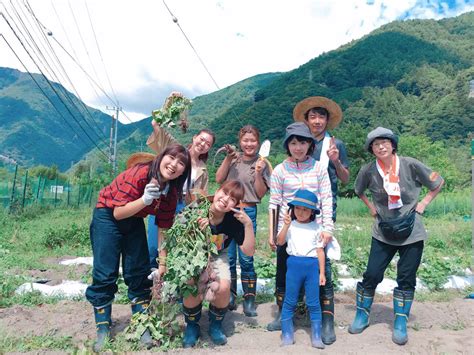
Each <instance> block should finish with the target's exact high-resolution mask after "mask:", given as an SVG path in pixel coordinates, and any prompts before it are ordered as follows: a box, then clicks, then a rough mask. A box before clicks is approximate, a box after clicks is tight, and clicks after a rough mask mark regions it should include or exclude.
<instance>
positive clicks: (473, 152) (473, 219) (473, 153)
mask: <svg viewBox="0 0 474 355" xmlns="http://www.w3.org/2000/svg"><path fill="white" fill-rule="evenodd" d="M471 164H472V165H471V173H472V174H471V175H472V185H471V193H472V197H471V201H474V139H472V140H471ZM471 227H472V228H471V233H472V235H471V244H472V248H473V249H472V250H474V208H471ZM471 257H472V260H471V267H474V253H471Z"/></svg>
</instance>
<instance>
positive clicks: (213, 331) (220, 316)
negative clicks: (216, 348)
mask: <svg viewBox="0 0 474 355" xmlns="http://www.w3.org/2000/svg"><path fill="white" fill-rule="evenodd" d="M226 312H227V307H226V308H217V307H216V306H214V305H212V304H211V305H209V336H210V337H211V340H212V342H213V343H214V344H216V345H224V344H226V343H227V337H226V336H225V334H224V331H223V330H222V321H223V320H224V316H225V313H226Z"/></svg>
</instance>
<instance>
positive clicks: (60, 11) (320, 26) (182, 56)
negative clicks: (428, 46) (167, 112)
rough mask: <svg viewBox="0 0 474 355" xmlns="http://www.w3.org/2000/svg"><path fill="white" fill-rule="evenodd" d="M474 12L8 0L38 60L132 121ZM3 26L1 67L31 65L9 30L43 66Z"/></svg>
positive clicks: (194, 0) (214, 1)
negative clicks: (366, 41)
mask: <svg viewBox="0 0 474 355" xmlns="http://www.w3.org/2000/svg"><path fill="white" fill-rule="evenodd" d="M28 7H29V9H30V10H31V11H28ZM468 11H474V0H447V1H435V0H390V1H386V0H320V1H316V0H313V1H311V0H291V1H290V0H134V1H131V0H128V1H125V0H93V1H92V0H17V1H15V0H10V1H5V0H0V12H1V13H2V14H3V16H5V17H6V19H7V20H8V22H9V23H10V25H11V26H12V27H13V29H14V30H15V32H16V33H17V35H18V36H20V38H22V33H24V35H26V36H31V37H29V38H30V39H29V40H25V39H24V38H23V43H24V44H25V46H26V47H27V48H29V47H28V44H27V43H31V45H32V46H33V45H34V44H33V40H34V43H36V44H37V45H38V48H39V49H40V50H41V53H43V55H44V56H45V58H46V59H44V60H41V58H39V59H38V58H37V59H36V60H35V61H36V62H37V63H38V65H39V66H40V68H42V70H43V72H44V73H45V74H46V76H48V77H49V78H50V79H51V80H53V81H60V82H61V83H62V84H63V85H64V86H65V87H66V88H68V89H69V90H70V91H71V92H73V93H75V94H76V96H79V97H80V98H81V99H82V100H83V101H84V102H85V103H86V104H88V105H89V106H92V107H95V108H98V109H100V110H102V111H104V112H107V113H108V114H111V113H112V111H111V110H109V108H112V107H114V106H115V107H117V106H119V107H120V108H121V109H122V110H123V113H120V114H119V120H120V121H121V122H122V123H130V122H131V121H136V120H139V119H142V118H144V117H148V116H150V114H151V111H152V110H153V109H157V108H160V107H161V105H162V104H163V101H164V99H165V98H166V97H167V96H168V94H169V93H170V92H171V91H180V92H182V93H184V94H185V95H186V96H187V97H190V98H194V97H196V96H200V95H204V94H208V93H211V92H213V91H216V90H218V89H219V88H220V89H222V88H224V87H227V86H230V85H232V84H235V83H237V82H239V81H241V80H244V79H246V78H249V77H252V76H254V75H257V74H262V73H268V72H285V71H290V70H292V69H295V68H297V67H299V66H300V65H302V64H304V63H306V62H308V61H309V60H311V59H313V58H315V57H317V56H318V55H320V54H321V53H323V52H328V51H331V50H333V49H336V48H338V47H340V46H341V45H343V44H346V43H348V42H350V41H351V40H354V39H359V38H361V37H362V36H364V35H366V34H368V33H370V32H371V31H373V30H374V29H376V28H378V27H380V26H382V25H384V24H386V23H389V22H392V21H395V20H408V19H441V18H446V17H453V16H457V15H460V14H462V13H465V12H468ZM170 12H171V13H170ZM33 14H34V15H35V16H36V18H37V20H38V21H39V22H40V23H41V24H42V25H43V26H44V27H39V26H38V25H37V22H36V20H35V18H34V17H33ZM173 16H174V19H175V21H173ZM23 26H24V27H25V28H26V29H28V32H26V30H24V29H23ZM40 28H41V31H40ZM48 32H49V33H50V35H49V36H48V35H44V34H47V33H48ZM0 33H1V34H2V35H3V38H0V67H10V68H16V69H19V70H21V71H25V68H24V67H23V65H22V64H21V63H20V61H19V59H18V58H17V57H16V56H15V54H14V52H13V51H12V50H11V49H10V48H9V47H8V45H7V43H6V42H5V40H4V39H6V40H7V41H8V43H9V44H10V45H11V46H12V47H13V49H14V51H15V53H16V54H17V55H18V56H19V57H20V59H21V61H22V62H23V63H24V65H25V66H26V68H27V70H28V71H30V72H35V73H38V72H39V70H38V68H37V67H36V66H35V64H34V62H33V61H32V60H30V59H29V57H28V54H27V52H26V51H25V50H24V49H23V48H22V46H21V45H20V43H19V41H18V39H17V37H16V36H15V34H14V32H13V31H12V30H11V28H10V27H9V26H8V24H7V21H6V20H5V18H4V17H2V16H0ZM49 46H51V47H49ZM29 52H30V53H31V55H32V56H33V57H34V58H35V54H34V53H35V52H38V51H33V50H32V49H31V48H29ZM55 55H56V56H57V58H58V60H55ZM71 58H74V59H71ZM42 63H44V64H42ZM46 63H49V65H50V69H49V68H47V67H46ZM62 68H64V71H62ZM61 73H62V74H61ZM64 73H65V74H64ZM55 77H56V78H57V79H55Z"/></svg>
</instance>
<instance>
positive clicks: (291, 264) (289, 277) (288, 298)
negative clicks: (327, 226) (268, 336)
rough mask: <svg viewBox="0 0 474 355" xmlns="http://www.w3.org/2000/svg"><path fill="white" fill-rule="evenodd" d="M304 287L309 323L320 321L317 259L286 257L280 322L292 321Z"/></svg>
mask: <svg viewBox="0 0 474 355" xmlns="http://www.w3.org/2000/svg"><path fill="white" fill-rule="evenodd" d="M303 285H304V288H305V293H306V305H307V306H308V310H309V317H310V319H311V321H312V322H313V321H317V320H319V321H321V306H320V304H319V261H318V258H309V257H304V256H292V255H290V256H288V259H287V270H286V289H285V299H284V301H283V308H282V311H281V320H282V321H284V320H288V319H293V315H294V314H295V309H296V304H297V302H298V295H299V293H300V289H301V286H303Z"/></svg>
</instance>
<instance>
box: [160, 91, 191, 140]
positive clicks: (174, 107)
mask: <svg viewBox="0 0 474 355" xmlns="http://www.w3.org/2000/svg"><path fill="white" fill-rule="evenodd" d="M191 103H192V101H191V100H189V99H187V98H186V97H184V96H183V95H181V94H179V93H172V94H171V95H170V96H169V97H168V98H167V99H166V102H165V104H164V105H163V107H162V108H161V109H158V110H153V112H152V117H153V119H154V120H155V121H156V122H157V123H158V125H160V126H162V127H168V128H171V127H174V126H176V121H177V120H178V119H179V118H180V117H181V118H182V120H181V122H180V126H181V128H182V129H183V131H186V128H187V122H186V121H185V117H183V115H185V112H186V111H187V110H189V108H190V107H191Z"/></svg>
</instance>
